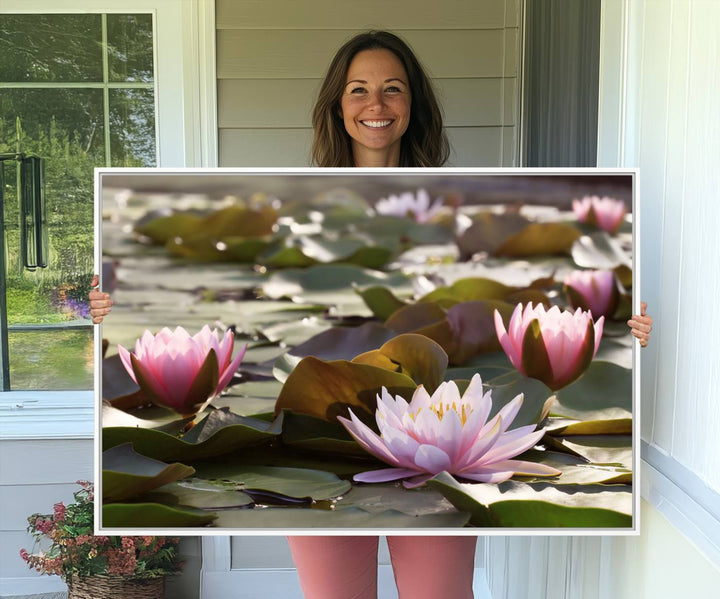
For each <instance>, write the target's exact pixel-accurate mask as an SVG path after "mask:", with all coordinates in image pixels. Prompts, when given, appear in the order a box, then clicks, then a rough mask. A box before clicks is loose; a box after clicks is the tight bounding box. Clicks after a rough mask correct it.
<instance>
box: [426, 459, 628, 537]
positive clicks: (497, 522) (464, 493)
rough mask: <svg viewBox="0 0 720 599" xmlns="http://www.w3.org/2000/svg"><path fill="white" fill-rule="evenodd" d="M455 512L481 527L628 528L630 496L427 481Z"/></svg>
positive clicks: (600, 489) (593, 489)
mask: <svg viewBox="0 0 720 599" xmlns="http://www.w3.org/2000/svg"><path fill="white" fill-rule="evenodd" d="M428 485H430V487H431V488H433V489H436V490H438V491H439V492H440V493H442V494H443V495H444V496H445V497H446V498H447V499H448V500H449V501H450V502H451V503H452V504H453V505H454V506H455V507H456V508H457V509H458V510H461V511H465V512H469V513H470V514H471V518H470V522H471V524H473V525H474V526H482V527H501V528H510V527H513V528H515V527H523V528H565V527H567V528H629V527H631V526H632V492H631V491H630V489H629V488H628V487H626V486H624V485H618V486H615V485H613V486H607V485H581V486H580V485H563V486H560V485H552V484H549V483H532V484H529V483H521V482H516V481H507V482H504V483H500V484H499V485H491V484H482V483H481V484H461V483H459V482H457V481H456V480H455V479H454V478H453V477H452V476H450V475H449V474H448V473H446V472H443V473H441V474H438V475H437V476H435V477H434V478H432V479H431V480H430V481H428Z"/></svg>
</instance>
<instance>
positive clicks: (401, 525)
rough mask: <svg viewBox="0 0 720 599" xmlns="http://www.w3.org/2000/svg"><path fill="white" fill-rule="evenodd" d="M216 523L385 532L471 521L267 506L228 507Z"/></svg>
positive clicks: (452, 515)
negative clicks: (248, 508) (249, 507)
mask: <svg viewBox="0 0 720 599" xmlns="http://www.w3.org/2000/svg"><path fill="white" fill-rule="evenodd" d="M217 516H218V519H217V520H216V521H215V522H214V524H213V526H214V527H217V528H221V529H227V530H229V531H232V530H237V529H246V528H253V529H257V528H266V529H274V530H278V529H280V530H295V529H297V530H300V529H310V530H316V529H318V528H326V529H332V530H338V529H346V528H347V529H356V528H359V529H374V530H377V531H378V533H383V532H384V531H386V530H388V529H396V530H403V529H408V528H413V529H417V528H428V529H430V528H433V529H436V528H444V529H451V528H461V527H463V526H465V525H466V524H467V522H468V520H469V515H468V514H466V513H462V512H459V511H457V510H453V511H448V512H444V513H439V514H423V515H419V516H416V515H411V514H406V513H404V512H402V511H400V510H395V509H388V510H385V511H383V512H379V513H370V512H368V511H366V510H364V509H362V508H359V507H346V508H342V507H339V506H334V508H333V509H329V508H324V509H304V510H301V509H293V508H265V509H262V510H228V511H222V512H220V513H218V515H217Z"/></svg>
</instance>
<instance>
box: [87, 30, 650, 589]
mask: <svg viewBox="0 0 720 599" xmlns="http://www.w3.org/2000/svg"><path fill="white" fill-rule="evenodd" d="M312 122H313V128H314V132H315V136H314V140H313V146H312V158H313V162H314V164H315V165H317V166H325V167H350V166H354V167H398V166H408V167H433V166H442V165H443V164H444V163H445V162H446V161H447V158H448V155H449V145H448V142H447V138H446V137H445V133H444V132H443V128H442V114H441V111H440V108H439V106H438V103H437V101H436V99H435V94H434V92H433V88H432V85H431V83H430V80H429V78H428V77H427V75H426V74H425V72H424V70H423V68H422V67H421V65H420V64H419V62H418V60H417V59H416V57H415V56H414V54H413V53H412V51H411V50H410V48H409V47H408V46H407V44H405V42H403V41H402V40H401V39H400V38H398V37H397V36H395V35H393V34H391V33H388V32H383V31H377V32H368V33H363V34H360V35H357V36H355V37H354V38H352V39H351V40H350V41H349V42H347V43H346V44H345V45H344V46H343V47H342V48H340V50H339V51H338V52H337V54H336V55H335V57H334V59H333V61H332V63H331V64H330V67H329V69H328V72H327V74H326V76H325V80H324V81H323V84H322V87H321V89H320V93H319V95H318V100H317V103H316V105H315V109H314V111H313V116H312ZM94 284H97V280H96V281H95V282H94ZM90 299H91V311H90V312H91V315H92V317H93V322H95V323H99V322H101V321H102V319H103V317H104V316H105V315H107V314H108V312H109V311H110V307H111V306H112V301H111V300H110V297H109V295H107V294H104V293H101V292H99V291H93V292H91V294H90ZM628 324H630V326H631V327H632V328H633V330H632V333H633V334H634V335H635V336H636V337H638V339H640V344H641V345H642V346H645V345H646V344H647V339H648V335H649V332H650V326H651V324H652V319H651V318H650V317H649V316H645V304H644V303H643V310H642V315H641V316H635V317H633V320H631V321H629V322H628ZM288 541H289V543H290V548H291V550H292V554H293V559H294V560H295V564H296V566H297V570H298V574H299V576H300V582H301V584H302V588H303V592H304V594H305V596H306V598H307V599H372V598H374V597H376V596H377V550H378V537H376V536H365V537H348V536H308V537H302V536H295V537H289V539H288ZM475 545H476V537H474V536H454V537H441V536H432V537H399V536H391V537H388V546H389V548H390V554H391V559H392V563H393V569H394V573H395V580H396V583H397V586H398V590H399V596H400V599H440V598H445V597H451V598H453V599H470V598H472V597H473V592H472V579H473V571H474V555H475Z"/></svg>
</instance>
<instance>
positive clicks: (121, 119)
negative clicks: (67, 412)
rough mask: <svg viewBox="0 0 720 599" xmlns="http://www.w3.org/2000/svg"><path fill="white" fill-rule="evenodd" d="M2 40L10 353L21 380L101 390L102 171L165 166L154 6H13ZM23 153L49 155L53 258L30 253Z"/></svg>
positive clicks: (0, 116) (0, 151)
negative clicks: (97, 244)
mask: <svg viewBox="0 0 720 599" xmlns="http://www.w3.org/2000/svg"><path fill="white" fill-rule="evenodd" d="M104 40H105V41H106V42H107V43H104ZM0 48H2V51H3V54H2V56H3V59H2V61H0V156H2V157H3V159H2V162H0V165H1V166H0V168H1V169H2V173H3V178H2V181H3V184H2V191H3V201H2V216H3V228H2V234H3V239H2V243H3V247H4V249H5V252H4V256H5V260H4V272H0V275H2V277H3V278H4V281H5V293H6V299H7V302H6V305H7V325H8V326H7V328H6V329H5V330H3V334H4V335H7V340H8V352H7V355H5V356H0V357H2V358H3V359H4V360H7V361H9V369H10V377H9V378H10V381H9V387H10V389H12V390H20V389H43V390H53V389H57V390H59V389H91V388H92V386H93V364H92V357H93V351H92V344H93V330H92V324H91V322H90V320H89V313H88V306H87V295H88V292H89V290H90V281H91V279H92V274H93V270H94V268H93V253H94V237H93V235H94V231H93V228H94V225H93V219H94V207H93V169H94V167H96V166H154V165H155V164H156V136H155V90H154V75H153V64H154V60H153V27H152V16H151V15H150V14H140V15H114V14H113V15H101V14H91V15H87V14H67V15H61V14H58V15H41V14H33V15H29V14H28V15H3V16H2V19H0ZM20 154H22V155H24V156H29V155H33V156H40V157H41V158H42V159H43V161H44V177H43V178H44V202H45V207H44V210H45V212H44V214H45V215H46V226H47V229H46V233H47V239H48V245H49V251H48V264H47V267H46V268H36V269H34V270H33V269H28V268H26V267H25V265H24V263H23V258H22V251H21V220H22V219H21V210H20V203H21V202H20V199H21V198H20V197H19V195H18V187H19V185H18V175H17V173H18V164H19V163H18V161H17V160H16V159H15V157H16V156H17V155H20ZM26 196H27V194H26ZM0 347H2V346H0ZM0 354H2V351H0ZM3 382H4V384H5V387H6V388H7V381H3Z"/></svg>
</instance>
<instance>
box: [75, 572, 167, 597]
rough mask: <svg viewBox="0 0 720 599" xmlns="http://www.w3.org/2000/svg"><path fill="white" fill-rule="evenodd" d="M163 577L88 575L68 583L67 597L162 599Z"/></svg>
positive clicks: (163, 592)
mask: <svg viewBox="0 0 720 599" xmlns="http://www.w3.org/2000/svg"><path fill="white" fill-rule="evenodd" d="M164 595H165V578H164V577H160V578H146V579H135V578H123V577H122V576H88V577H87V578H77V579H75V580H73V581H72V583H68V599H163V596H164Z"/></svg>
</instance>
